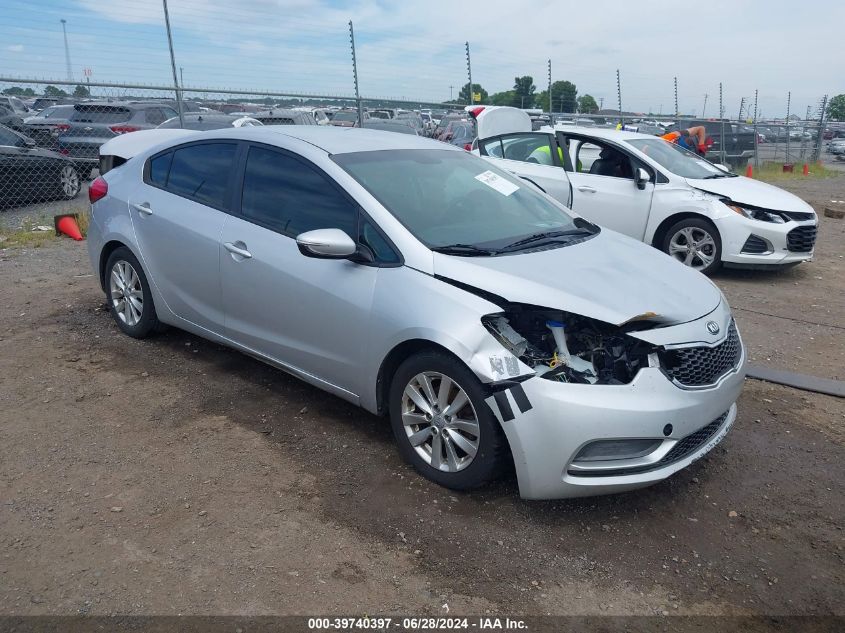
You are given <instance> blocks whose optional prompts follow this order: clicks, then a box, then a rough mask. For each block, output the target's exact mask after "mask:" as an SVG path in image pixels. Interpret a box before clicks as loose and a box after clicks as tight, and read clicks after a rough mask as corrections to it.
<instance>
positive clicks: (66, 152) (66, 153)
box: [59, 147, 70, 156]
mask: <svg viewBox="0 0 845 633" xmlns="http://www.w3.org/2000/svg"><path fill="white" fill-rule="evenodd" d="M59 154H64V155H65V156H70V150H68V149H66V148H64V147H63V148H61V149H60V150H59Z"/></svg>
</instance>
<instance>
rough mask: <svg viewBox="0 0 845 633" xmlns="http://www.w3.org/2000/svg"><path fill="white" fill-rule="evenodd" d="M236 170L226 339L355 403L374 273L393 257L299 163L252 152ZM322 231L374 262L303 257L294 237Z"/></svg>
mask: <svg viewBox="0 0 845 633" xmlns="http://www.w3.org/2000/svg"><path fill="white" fill-rule="evenodd" d="M242 170H243V176H242V185H241V195H240V199H239V200H238V206H239V213H237V215H233V216H232V217H230V218H229V219H228V220H227V221H226V224H225V226H224V229H223V234H222V237H221V240H220V241H221V243H222V246H223V250H222V251H221V253H222V255H221V259H220V277H221V280H222V290H223V307H224V310H225V313H226V335H227V336H228V338H230V339H232V340H233V341H235V342H237V343H239V344H241V345H243V346H245V347H247V348H249V349H250V350H252V351H255V352H258V353H259V354H261V355H263V356H265V357H268V358H270V359H273V360H275V361H276V362H278V363H280V364H282V365H285V366H287V367H289V368H291V369H293V370H296V371H298V372H300V375H303V374H304V376H303V377H305V378H309V377H311V378H313V377H316V378H318V379H319V380H318V381H317V382H321V383H323V385H322V386H324V387H327V386H328V387H329V388H331V387H332V386H334V387H338V388H339V390H338V389H335V390H334V392H335V393H337V394H338V395H342V396H346V397H349V394H355V395H357V394H360V393H361V386H362V383H361V372H360V360H361V358H362V355H363V351H364V343H365V340H366V338H367V337H366V332H367V324H368V321H369V317H370V308H371V305H372V297H373V291H374V289H375V283H376V277H377V274H378V272H379V264H380V263H384V264H386V265H397V264H398V262H399V258H398V256H397V254H396V253H394V252H393V251H392V248H391V247H390V245H389V244H387V243H386V242H385V240H384V239H383V237H382V236H380V234H379V232H378V230H377V228H376V227H375V226H374V225H372V223H370V222H369V221H368V220H367V219H366V217H364V216H363V214H362V213H361V212H360V210H359V207H358V205H357V204H356V203H355V201H354V200H352V198H351V197H349V196H348V195H347V194H346V193H345V192H344V191H343V190H342V189H341V188H340V187H339V186H338V185H337V184H336V183H335V182H334V180H333V179H332V178H331V177H329V176H328V175H327V174H326V173H325V172H323V171H322V170H321V169H319V168H318V167H316V166H315V165H313V164H312V163H310V162H309V161H307V160H306V159H304V158H303V157H301V156H299V155H297V154H293V153H290V152H287V151H284V150H282V149H279V148H277V147H271V146H266V145H259V144H255V145H250V146H249V148H248V152H247V154H246V156H245V159H244V165H243V167H242ZM322 228H335V229H341V230H343V231H345V232H346V233H347V234H348V235H349V236H350V237H351V238H352V239H353V240H357V241H359V243H360V242H362V241H363V242H366V243H369V245H370V250H371V251H372V252H373V254H374V256H375V259H376V260H377V261H376V262H374V263H373V264H366V263H355V262H352V261H349V260H346V259H342V260H332V259H316V258H313V257H307V256H305V255H303V254H302V253H300V251H299V247H298V246H297V244H296V236H297V235H299V234H301V233H304V232H306V231H311V230H314V229H322ZM359 233H360V235H361V239H358V237H359ZM325 383H328V385H326V384H325ZM344 392H345V393H344Z"/></svg>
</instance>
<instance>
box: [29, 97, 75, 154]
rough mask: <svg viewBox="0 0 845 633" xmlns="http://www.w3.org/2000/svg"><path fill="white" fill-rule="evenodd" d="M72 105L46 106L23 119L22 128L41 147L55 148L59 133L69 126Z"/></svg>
mask: <svg viewBox="0 0 845 633" xmlns="http://www.w3.org/2000/svg"><path fill="white" fill-rule="evenodd" d="M71 114H73V105H53V106H48V107H46V108H44V109H43V110H41V111H40V112H38V113H37V114H34V115H32V116H28V117H26V118H25V119H24V120H23V129H24V130H25V134H26V136H29V137H30V138H31V139H32V140H34V141H35V142H36V143H37V144H38V145H40V146H41V147H46V148H47V149H56V148H57V147H58V136H59V134H60V133H61V132H62V131H64V130H66V129H68V127H70V123H69V122H70V116H71Z"/></svg>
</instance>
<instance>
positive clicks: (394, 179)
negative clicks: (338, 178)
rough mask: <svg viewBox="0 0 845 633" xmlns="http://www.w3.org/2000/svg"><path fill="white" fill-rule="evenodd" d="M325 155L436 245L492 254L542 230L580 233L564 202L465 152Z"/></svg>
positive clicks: (557, 235)
mask: <svg viewBox="0 0 845 633" xmlns="http://www.w3.org/2000/svg"><path fill="white" fill-rule="evenodd" d="M332 158H333V160H334V161H335V162H336V163H337V164H338V165H340V166H341V167H342V168H343V169H344V170H345V171H346V172H348V173H349V174H350V175H351V176H352V177H353V178H354V179H355V180H357V181H358V182H359V183H360V184H361V185H362V186H363V187H364V188H366V189H367V190H368V191H369V192H370V193H371V194H372V195H373V196H374V197H375V198H376V199H378V200H379V202H381V204H382V205H384V207H385V208H386V209H387V210H388V211H390V212H391V213H392V214H393V215H394V216H395V217H396V218H397V219H398V220H399V221H400V222H401V223H402V224H403V225H405V227H407V229H408V230H409V231H410V232H411V233H412V234H413V235H414V236H415V237H416V238H417V239H418V240H420V241H421V242H423V243H424V244H425V245H426V246H428V247H429V248H432V249H435V250H437V249H442V250H443V251H444V252H450V253H452V254H465V255H493V254H496V252H497V251H499V249H504V248H506V247H512V246H514V242H517V241H521V240H524V239H525V238H527V237H530V238H532V239H531V240H530V245H529V244H528V243H526V244H525V247H526V248H530V247H534V246H536V245H537V242H538V241H539V240H542V239H543V236H545V235H546V234H549V237H548V239H549V240H550V241H558V242H560V243H565V240H562V237H563V236H561V233H566V232H570V231H571V232H572V233H573V234H579V235H581V236H582V237H583V235H584V233H585V230H584V229H581V228H578V226H576V224H574V222H573V218H572V217H571V216H570V215H569V214H568V213H567V212H566V210H565V208H564V207H562V206H560V205H558V204H557V203H554V202H552V201H551V200H549V199H548V198H546V197H544V196H542V195H540V194H539V193H537V192H535V191H533V190H532V189H531V188H530V187H529V186H528V184H527V183H525V182H523V181H521V180H519V179H517V178H515V177H513V176H511V175H509V174H507V173H506V172H503V171H501V170H499V169H497V168H496V167H493V166H492V165H490V164H489V163H487V162H486V161H484V160H483V159H481V158H478V157H476V156H473V155H472V154H469V153H467V152H457V151H450V150H441V149H402V150H381V151H373V152H355V153H350V154H338V155H335V156H333V157H332ZM538 236H539V238H538ZM450 249H451V250H450ZM507 250H508V251H509V252H511V251H512V250H515V249H512V248H508V249H507Z"/></svg>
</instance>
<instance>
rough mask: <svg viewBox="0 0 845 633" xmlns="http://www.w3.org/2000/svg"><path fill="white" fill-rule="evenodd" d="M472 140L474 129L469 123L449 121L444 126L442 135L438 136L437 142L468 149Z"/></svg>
mask: <svg viewBox="0 0 845 633" xmlns="http://www.w3.org/2000/svg"><path fill="white" fill-rule="evenodd" d="M473 138H475V127H474V126H473V124H472V122H471V121H451V122H450V123H449V125H447V126H446V129H445V130H444V131H443V134H441V135H440V139H439V140H441V141H443V142H444V143H449V144H450V145H457V146H458V147H462V148H464V149H469V146H470V145H472V139H473Z"/></svg>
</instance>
